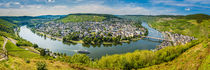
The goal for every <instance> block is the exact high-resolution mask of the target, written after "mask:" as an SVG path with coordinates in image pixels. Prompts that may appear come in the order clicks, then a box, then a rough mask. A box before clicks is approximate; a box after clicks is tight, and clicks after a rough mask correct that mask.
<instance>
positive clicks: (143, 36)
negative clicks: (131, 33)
mask: <svg viewBox="0 0 210 70" xmlns="http://www.w3.org/2000/svg"><path fill="white" fill-rule="evenodd" d="M142 37H143V38H152V39H157V40H164V41H170V40H167V39H162V38H157V37H150V36H142Z"/></svg>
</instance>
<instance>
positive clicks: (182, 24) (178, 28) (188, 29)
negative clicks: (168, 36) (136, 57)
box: [150, 19, 210, 38]
mask: <svg viewBox="0 0 210 70" xmlns="http://www.w3.org/2000/svg"><path fill="white" fill-rule="evenodd" d="M192 23H194V24H192ZM150 24H151V26H152V27H154V28H156V29H157V30H160V31H170V32H173V33H178V34H183V35H188V36H194V37H197V38H208V32H209V31H208V30H209V28H208V25H210V21H209V20H204V21H203V22H202V23H200V24H196V22H194V21H193V20H191V21H189V20H186V19H174V20H170V21H164V22H155V23H150Z"/></svg>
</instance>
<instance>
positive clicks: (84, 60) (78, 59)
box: [69, 54, 91, 64]
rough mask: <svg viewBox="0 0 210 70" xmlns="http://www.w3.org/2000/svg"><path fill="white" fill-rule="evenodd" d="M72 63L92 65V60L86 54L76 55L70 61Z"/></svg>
mask: <svg viewBox="0 0 210 70" xmlns="http://www.w3.org/2000/svg"><path fill="white" fill-rule="evenodd" d="M69 61H70V63H76V64H88V63H90V61H91V60H90V58H89V57H88V56H86V55H85V54H75V55H73V56H72V57H71V58H70V59H69Z"/></svg>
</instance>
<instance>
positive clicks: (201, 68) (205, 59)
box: [140, 19, 210, 70]
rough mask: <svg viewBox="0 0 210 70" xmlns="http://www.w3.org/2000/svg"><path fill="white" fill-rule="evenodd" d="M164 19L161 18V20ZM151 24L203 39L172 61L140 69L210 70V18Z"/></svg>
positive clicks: (160, 28)
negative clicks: (199, 20) (200, 20)
mask: <svg viewBox="0 0 210 70" xmlns="http://www.w3.org/2000/svg"><path fill="white" fill-rule="evenodd" d="M160 20H162V19H159V20H158V21H160ZM150 25H151V26H152V27H154V28H156V29H157V30H160V31H169V32H173V33H179V34H183V35H188V36H194V37H196V38H197V39H198V40H200V41H201V43H199V44H198V45H195V46H193V47H192V48H190V49H189V50H187V51H186V52H184V53H183V54H181V55H180V56H178V57H177V58H175V59H174V60H172V61H169V62H165V63H161V64H159V65H153V66H149V67H146V68H143V69H140V70H209V69H210V43H209V41H210V39H209V37H210V35H209V34H210V31H209V30H210V28H209V25H210V20H209V19H207V20H202V22H198V21H197V20H194V19H173V20H168V21H161V22H154V23H150Z"/></svg>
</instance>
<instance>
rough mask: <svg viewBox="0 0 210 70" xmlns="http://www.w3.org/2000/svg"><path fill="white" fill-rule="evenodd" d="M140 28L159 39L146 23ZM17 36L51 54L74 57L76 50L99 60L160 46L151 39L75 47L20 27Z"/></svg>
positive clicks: (157, 34)
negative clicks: (87, 52)
mask: <svg viewBox="0 0 210 70" xmlns="http://www.w3.org/2000/svg"><path fill="white" fill-rule="evenodd" d="M142 26H144V27H145V28H147V29H148V36H150V37H159V38H161V36H162V35H161V33H160V32H158V31H157V30H155V29H153V28H151V27H149V26H148V24H147V23H146V22H143V23H142ZM19 36H20V37H22V38H23V39H26V40H28V41H30V42H32V43H35V44H37V45H38V46H39V47H41V48H46V49H49V50H50V51H52V52H59V53H66V54H67V55H70V56H71V55H74V54H75V53H77V52H76V51H77V50H87V51H89V52H90V54H88V56H90V57H92V58H100V57H101V56H104V55H111V54H122V53H127V52H133V51H135V50H145V49H147V50H151V49H155V48H156V46H157V45H160V42H158V41H155V40H152V39H141V40H138V41H135V42H130V43H129V44H128V43H122V44H121V45H116V46H115V45H112V46H110V47H106V46H103V45H101V46H100V47H93V46H90V47H84V46H82V44H75V45H67V44H64V43H63V42H62V41H58V40H51V39H50V38H44V37H41V36H39V35H37V34H35V33H33V32H32V31H31V30H30V29H29V28H27V27H26V26H21V27H20V32H19Z"/></svg>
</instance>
